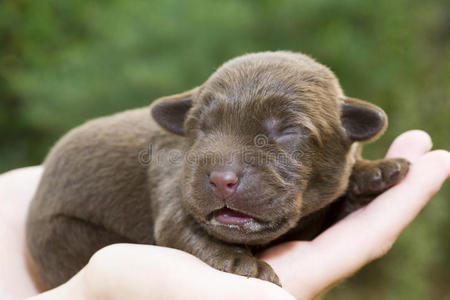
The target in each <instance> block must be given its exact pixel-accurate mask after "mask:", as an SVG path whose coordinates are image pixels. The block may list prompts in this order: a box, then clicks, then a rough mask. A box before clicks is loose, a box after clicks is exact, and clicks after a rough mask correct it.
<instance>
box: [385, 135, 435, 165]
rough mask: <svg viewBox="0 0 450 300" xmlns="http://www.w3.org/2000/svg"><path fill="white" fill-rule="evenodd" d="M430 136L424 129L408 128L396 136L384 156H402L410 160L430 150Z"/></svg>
mask: <svg viewBox="0 0 450 300" xmlns="http://www.w3.org/2000/svg"><path fill="white" fill-rule="evenodd" d="M432 146H433V144H432V142H431V138H430V136H429V135H428V133H426V132H425V131H422V130H410V131H407V132H405V133H403V134H401V135H400V136H398V137H397V138H396V139H395V140H394V142H392V145H391V147H389V150H388V152H387V154H386V158H394V157H403V158H406V159H407V160H409V161H410V162H413V161H415V160H416V159H417V158H418V157H420V156H421V155H422V154H424V153H426V152H428V151H430V150H431V147H432Z"/></svg>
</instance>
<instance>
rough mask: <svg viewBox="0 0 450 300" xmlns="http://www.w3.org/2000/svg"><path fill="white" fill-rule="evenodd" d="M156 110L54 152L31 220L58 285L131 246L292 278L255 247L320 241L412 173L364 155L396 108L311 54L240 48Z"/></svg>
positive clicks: (71, 139) (43, 275)
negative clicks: (98, 254) (367, 98)
mask: <svg viewBox="0 0 450 300" xmlns="http://www.w3.org/2000/svg"><path fill="white" fill-rule="evenodd" d="M150 109H151V116H152V117H150V110H149V109H148V108H142V109H136V110H131V111H127V112H122V113H119V114H116V115H113V116H111V117H105V118H100V119H97V120H94V121H90V122H88V123H86V124H84V125H82V126H80V127H79V128H76V129H74V130H72V131H71V132H69V133H68V134H67V135H66V136H65V137H63V138H62V139H61V140H60V141H59V142H58V143H57V144H56V146H55V147H54V148H53V149H52V151H51V152H50V154H49V155H48V157H47V159H46V161H45V172H44V175H43V177H42V180H41V183H40V185H39V188H38V191H37V193H36V195H35V197H34V199H33V202H32V204H31V207H30V210H29V215H28V223H27V242H28V247H29V251H30V254H31V257H32V260H33V263H34V265H35V267H36V269H37V271H38V274H39V277H40V280H41V284H42V285H43V286H45V288H52V287H55V286H57V285H59V284H61V283H63V282H65V281H66V280H68V279H69V278H70V277H71V276H72V275H74V274H75V273H76V272H77V271H78V270H80V269H81V268H82V267H83V266H84V265H85V264H86V263H87V262H88V260H89V258H90V257H91V255H92V254H93V253H94V252H95V251H97V250H98V249H100V248H102V247H104V246H106V245H109V244H113V243H119V242H131V243H143V244H156V245H161V246H167V247H173V248H177V249H181V250H184V251H187V252H189V253H192V254H193V255H195V256H197V257H199V258H200V259H202V260H203V261H205V262H206V263H208V264H210V265H211V266H213V267H215V268H217V269H220V270H223V271H227V272H232V273H236V274H240V275H245V276H251V277H258V278H261V279H265V280H269V281H272V282H274V283H277V284H279V280H278V278H277V276H276V274H275V273H274V272H273V270H272V269H271V267H270V266H269V265H268V264H266V263H264V262H262V261H259V260H258V259H256V258H255V257H254V256H253V254H252V251H256V250H257V249H260V248H261V247H264V246H267V245H269V244H272V243H277V242H280V241H283V240H287V239H294V238H296V239H299V238H302V239H309V238H312V237H314V236H315V235H317V234H318V233H319V232H320V231H322V230H323V229H325V228H326V227H327V226H329V225H330V224H332V223H333V222H335V221H336V220H338V219H339V218H342V217H343V216H345V215H346V214H348V213H349V212H351V211H353V210H355V209H356V208H358V207H361V206H362V205H364V204H366V203H367V202H368V201H370V200H371V199H372V198H373V197H374V196H375V195H377V194H379V193H381V192H382V191H384V190H386V189H387V188H389V187H390V186H392V185H394V184H395V183H397V182H398V181H399V180H400V179H401V178H402V177H403V176H404V175H405V173H406V172H407V169H408V162H407V161H405V160H403V159H390V160H380V161H374V162H370V161H364V160H362V159H361V158H360V143H359V142H363V141H368V140H373V139H375V138H376V137H378V136H379V135H380V134H381V133H382V132H383V131H384V130H385V128H386V124H387V120H386V116H385V114H384V112H383V111H382V110H381V109H380V108H378V107H376V106H374V105H372V104H369V103H366V102H363V101H360V100H356V99H350V98H348V97H345V96H344V94H343V92H342V90H341V88H340V87H339V83H338V81H337V79H336V77H335V76H334V74H333V73H332V72H331V71H330V70H329V69H328V68H326V67H324V66H322V65H320V64H319V63H317V62H315V61H314V60H312V59H311V58H309V57H307V56H305V55H302V54H294V53H290V52H264V53H257V54H249V55H245V56H242V57H238V58H236V59H233V60H231V61H229V62H227V63H225V64H224V65H223V66H222V67H220V68H219V69H218V70H217V71H216V72H215V73H214V74H213V75H212V76H211V77H210V78H209V79H208V80H207V81H206V82H205V83H204V84H203V85H202V86H200V87H198V88H195V89H193V90H191V91H188V92H185V93H183V94H178V95H175V96H170V97H164V98H161V99H159V100H158V101H156V102H155V103H154V104H153V105H152V106H151V108H150ZM347 187H349V188H347Z"/></svg>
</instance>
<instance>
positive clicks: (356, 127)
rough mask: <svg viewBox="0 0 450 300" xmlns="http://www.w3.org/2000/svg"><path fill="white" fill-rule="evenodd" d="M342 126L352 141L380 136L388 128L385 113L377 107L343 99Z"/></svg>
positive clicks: (356, 100)
mask: <svg viewBox="0 0 450 300" xmlns="http://www.w3.org/2000/svg"><path fill="white" fill-rule="evenodd" d="M341 124H342V127H344V129H345V133H346V134H347V136H348V137H349V138H350V140H352V141H367V140H371V139H375V138H377V137H378V136H380V135H381V134H382V133H383V132H384V130H385V129H386V127H387V116H386V114H385V112H384V111H383V110H382V109H381V108H379V107H378V106H376V105H373V104H370V103H367V102H364V101H361V100H358V99H354V98H343V99H341Z"/></svg>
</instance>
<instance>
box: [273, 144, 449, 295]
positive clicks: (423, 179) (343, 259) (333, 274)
mask: <svg viewBox="0 0 450 300" xmlns="http://www.w3.org/2000/svg"><path fill="white" fill-rule="evenodd" d="M411 153H412V152H411ZM449 175H450V154H449V153H448V152H446V151H442V150H439V151H433V152H430V153H427V154H425V155H423V156H422V157H421V158H419V159H417V160H416V163H415V164H413V165H412V166H411V170H410V171H409V173H408V175H407V177H406V178H405V180H403V181H402V182H401V183H400V184H399V185H397V186H395V187H393V188H391V189H390V190H388V191H387V192H385V193H383V194H382V195H380V196H379V197H377V199H375V200H374V201H373V202H372V203H370V204H369V205H368V206H367V207H365V208H363V209H361V210H359V211H356V212H355V213H353V214H351V215H350V216H348V217H347V218H345V219H344V220H342V221H341V222H339V223H337V224H336V225H334V226H332V227H331V228H329V229H328V230H326V231H325V232H324V233H322V234H321V235H320V236H319V237H317V238H316V239H315V240H314V241H313V242H311V243H307V242H291V243H288V244H284V245H281V246H279V247H277V248H274V249H272V250H271V251H270V252H268V253H266V256H265V259H267V261H268V263H269V264H270V265H271V266H272V267H273V268H274V269H275V271H276V272H277V274H278V275H279V277H280V279H281V283H282V284H283V287H284V288H285V289H287V290H288V291H289V292H290V293H291V294H293V295H294V296H296V297H297V298H304V299H307V298H310V297H313V296H316V295H317V294H318V293H320V292H321V291H323V289H324V288H325V287H329V286H332V285H334V284H335V283H337V282H339V281H340V280H342V279H343V278H345V277H348V276H350V275H351V274H353V273H354V272H356V271H357V270H358V269H360V268H361V267H362V266H364V265H365V264H367V263H368V262H369V261H371V260H373V259H375V258H377V257H380V256H381V255H383V254H385V253H386V251H388V250H389V249H390V247H391V246H392V244H393V242H394V241H395V240H396V238H397V237H398V235H399V234H400V232H401V231H402V230H403V229H404V228H405V227H406V226H407V225H408V224H409V223H410V222H411V221H412V220H413V219H414V217H415V216H416V215H417V214H418V213H419V211H420V210H421V209H422V208H423V206H424V205H425V204H426V203H427V202H428V200H429V199H430V198H431V197H432V196H433V195H434V194H435V193H436V192H437V191H438V190H439V189H440V187H441V185H442V183H443V182H444V181H445V180H446V179H447V178H448V176H449ZM277 252H278V253H277ZM280 252H281V253H283V255H279V253H280ZM308 292H309V293H308Z"/></svg>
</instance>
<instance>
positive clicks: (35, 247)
mask: <svg viewBox="0 0 450 300" xmlns="http://www.w3.org/2000/svg"><path fill="white" fill-rule="evenodd" d="M49 218H50V219H47V220H43V221H35V222H30V223H28V224H27V231H28V234H27V245H28V250H29V253H30V256H31V262H30V264H31V266H30V267H31V269H32V271H33V273H35V274H34V275H35V276H36V277H37V278H36V281H37V285H38V286H39V287H40V288H42V289H51V288H54V287H56V286H58V285H60V284H62V283H64V282H66V281H68V280H69V279H70V278H71V277H72V276H73V275H75V274H76V273H77V272H78V271H79V270H81V269H82V268H83V267H84V266H85V265H86V264H87V263H88V261H89V259H90V257H91V256H92V255H93V254H94V253H95V252H96V251H97V250H99V249H101V248H103V247H105V246H107V245H110V244H114V243H129V242H131V241H130V240H129V239H127V238H126V237H123V236H120V235H118V234H116V233H113V232H110V231H108V230H106V229H105V228H103V227H102V226H99V225H95V224H92V223H89V222H86V221H84V220H82V219H79V218H74V217H69V216H64V215H58V216H51V217H49Z"/></svg>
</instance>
